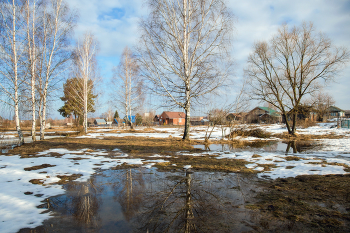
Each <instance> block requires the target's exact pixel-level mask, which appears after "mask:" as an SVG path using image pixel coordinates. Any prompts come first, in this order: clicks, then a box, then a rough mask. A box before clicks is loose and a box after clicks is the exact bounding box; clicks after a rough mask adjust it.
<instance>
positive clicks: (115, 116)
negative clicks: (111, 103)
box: [113, 110, 119, 119]
mask: <svg viewBox="0 0 350 233" xmlns="http://www.w3.org/2000/svg"><path fill="white" fill-rule="evenodd" d="M113 118H114V119H118V118H119V113H118V110H115V113H114V116H113Z"/></svg>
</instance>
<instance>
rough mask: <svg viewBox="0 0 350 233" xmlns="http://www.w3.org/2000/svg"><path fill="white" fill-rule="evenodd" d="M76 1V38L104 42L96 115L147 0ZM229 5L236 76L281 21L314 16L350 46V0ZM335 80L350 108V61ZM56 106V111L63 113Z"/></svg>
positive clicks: (256, 0)
mask: <svg viewBox="0 0 350 233" xmlns="http://www.w3.org/2000/svg"><path fill="white" fill-rule="evenodd" d="M68 2H69V4H70V5H71V7H73V8H76V9H77V10H78V11H79V15H80V18H79V21H78V25H77V28H76V31H75V39H77V38H79V37H81V36H82V35H83V34H84V32H86V31H90V32H92V33H93V34H94V35H95V36H96V38H97V39H98V41H99V43H100V53H99V56H98V60H99V65H100V67H101V76H102V77H103V82H102V83H101V85H100V87H99V88H100V89H102V92H103V96H102V97H101V98H100V105H101V107H100V108H98V109H97V112H96V114H95V116H99V115H100V114H101V113H102V112H104V111H106V110H107V106H108V105H107V100H108V96H109V95H111V94H112V91H111V90H109V79H110V77H111V76H112V68H113V66H116V65H118V62H119V57H120V55H121V53H122V50H123V48H124V47H125V46H129V47H130V48H132V47H133V46H135V45H136V44H137V41H138V37H139V32H138V22H139V19H140V17H144V16H147V14H148V9H147V5H146V3H145V1H144V0H84V1H82V0H69V1H68ZM227 5H228V6H229V7H230V8H231V10H232V12H233V14H234V15H235V32H234V41H233V42H232V45H233V51H232V57H233V58H234V59H235V63H236V66H235V69H236V77H234V78H235V79H236V80H238V82H239V80H240V79H241V78H242V75H243V69H244V67H245V65H246V61H247V57H248V55H249V54H250V53H251V52H252V47H253V44H254V42H257V41H261V40H269V39H270V38H271V37H272V36H273V35H274V34H275V33H276V32H277V29H278V27H280V26H281V24H282V23H288V24H289V25H300V24H301V23H302V22H303V21H312V22H313V23H314V26H315V28H316V30H317V31H322V32H323V33H326V34H327V36H328V37H329V38H330V39H331V40H332V41H333V43H334V45H336V46H346V47H348V48H350V1H349V0H336V1H334V0H333V1H332V0H308V1H305V0H294V1H287V0H283V1H282V0H280V1H278V0H277V1H276V0H268V1H264V0H244V1H242V0H229V1H227ZM335 80H336V82H335V83H332V84H331V85H329V86H328V87H327V88H326V89H325V91H327V92H328V93H330V94H331V95H332V96H333V98H334V99H335V101H336V105H337V106H338V107H340V108H342V109H345V110H348V109H350V101H349V100H350V90H349V89H350V66H349V65H348V66H347V68H345V69H344V70H343V71H342V72H341V73H340V74H339V75H338V76H337V77H335ZM58 116H59V115H58V114H57V113H56V112H55V108H53V111H52V112H51V117H58Z"/></svg>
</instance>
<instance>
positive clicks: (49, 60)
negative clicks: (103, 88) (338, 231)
mask: <svg viewBox="0 0 350 233" xmlns="http://www.w3.org/2000/svg"><path fill="white" fill-rule="evenodd" d="M148 6H149V8H150V12H151V13H150V14H149V16H148V17H147V18H145V19H143V20H142V21H141V24H140V29H141V30H140V31H141V38H140V43H139V46H138V48H137V53H136V54H137V55H135V54H134V53H133V52H132V51H131V50H130V49H129V48H127V47H126V48H125V49H124V51H123V54H122V56H121V59H120V64H119V66H118V67H116V68H115V75H114V80H113V82H114V83H115V84H116V86H117V87H118V89H116V90H117V91H116V92H115V93H114V96H116V100H117V102H119V104H120V106H122V107H123V109H125V115H126V116H130V117H131V115H132V113H135V112H136V111H137V110H139V109H140V108H142V106H143V103H144V99H145V92H146V87H145V86H146V84H147V86H148V88H149V90H150V91H152V94H158V95H160V96H163V97H165V98H166V99H168V100H169V101H170V104H168V105H171V106H178V107H180V108H183V109H184V111H185V113H186V122H185V130H184V135H183V139H188V138H189V126H190V112H191V106H193V105H194V104H195V103H198V102H200V101H201V100H202V99H203V97H205V96H207V95H208V94H211V93H213V92H214V93H215V92H216V91H217V90H218V89H219V88H220V87H222V86H225V85H226V84H227V83H228V80H229V79H230V77H231V74H232V61H231V58H230V54H231V49H230V48H231V46H230V44H231V35H232V31H233V23H232V14H231V11H230V10H229V9H228V8H227V7H226V3H225V1H224V0H181V1H175V0H164V1H157V0H149V1H148ZM75 20H76V16H75V15H74V14H73V13H72V11H70V10H69V8H68V7H67V5H66V4H65V2H64V0H7V1H2V2H1V5H0V31H1V35H0V40H1V41H0V62H1V65H0V93H1V95H0V100H1V101H2V102H4V103H6V104H8V105H10V106H11V107H13V109H14V113H15V114H14V115H15V119H16V128H17V131H18V135H19V138H20V140H21V141H23V135H22V132H21V128H20V121H19V109H20V105H26V106H27V109H30V111H31V113H32V114H31V116H32V122H33V124H32V130H31V131H32V136H33V140H35V127H36V125H35V122H36V117H38V118H39V120H40V138H41V139H44V133H45V122H46V112H47V101H48V97H49V93H50V91H52V90H54V89H55V84H56V83H57V82H58V79H59V78H60V77H62V73H64V72H65V71H66V70H67V69H66V67H67V64H68V61H70V60H71V61H72V63H71V65H72V67H73V69H71V71H70V74H71V76H73V77H72V78H73V79H76V80H75V81H76V83H77V86H78V87H79V88H70V89H69V91H68V92H67V93H68V96H69V99H73V100H74V101H73V102H74V103H75V104H76V106H70V107H71V108H73V109H75V112H79V113H78V114H79V115H80V116H81V117H82V118H83V125H84V131H85V133H86V132H87V113H88V112H91V111H93V110H94V106H93V104H91V103H89V99H91V97H92V96H91V95H93V93H92V89H93V86H94V84H95V83H96V80H97V78H98V72H97V71H98V69H97V60H96V55H97V51H98V45H97V42H96V40H95V39H94V37H93V36H92V35H91V34H88V33H87V34H86V35H85V37H84V39H83V40H82V41H78V42H77V45H76V48H75V49H69V46H67V45H68V43H69V36H70V34H71V32H72V30H73V27H74V24H75ZM348 60H349V52H348V50H347V49H346V48H337V47H334V46H333V45H332V44H331V41H330V40H329V39H328V38H327V37H326V36H325V35H324V34H322V33H316V31H315V29H314V27H313V25H312V24H311V23H304V24H303V25H302V26H301V27H294V28H292V29H290V28H289V27H288V26H287V25H284V26H282V27H281V28H280V29H279V30H278V33H277V35H276V36H275V37H273V38H272V39H271V41H270V42H258V43H256V44H255V46H254V51H253V53H252V54H251V55H250V56H249V58H248V67H247V69H246V75H247V77H248V79H249V84H250V87H251V90H252V93H253V95H252V96H253V97H254V98H256V99H259V100H262V101H265V102H268V103H269V104H271V105H273V106H274V107H276V108H277V109H278V110H279V111H280V112H281V113H282V115H283V117H284V119H285V121H286V124H287V128H288V132H289V133H290V134H294V133H295V129H296V117H297V114H298V111H299V106H300V105H301V104H302V102H303V100H304V99H305V96H308V95H315V93H317V91H318V90H319V89H320V88H321V86H322V84H323V83H324V82H325V81H328V80H331V79H333V78H334V77H335V75H336V74H337V71H338V70H339V69H340V68H341V67H342V65H344V64H345V63H346V62H347V61H348ZM168 103H169V102H168ZM237 106H238V105H237ZM66 113H67V112H65V113H64V114H66ZM289 119H291V122H292V123H289V121H288V120H289Z"/></svg>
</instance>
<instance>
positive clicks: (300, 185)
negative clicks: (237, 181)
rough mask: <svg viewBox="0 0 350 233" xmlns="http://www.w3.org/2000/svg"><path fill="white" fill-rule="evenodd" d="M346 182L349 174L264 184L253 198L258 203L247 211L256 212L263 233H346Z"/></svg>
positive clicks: (349, 217) (349, 201) (349, 221)
mask: <svg viewBox="0 0 350 233" xmlns="http://www.w3.org/2000/svg"><path fill="white" fill-rule="evenodd" d="M349 182H350V175H326V176H316V175H314V176H297V177H296V178H286V179H276V180H273V181H264V182H262V183H261V185H262V186H263V187H264V191H263V192H260V193H258V194H257V195H256V198H257V199H258V202H257V203H256V204H253V205H251V206H250V208H251V209H256V210H258V211H260V213H261V219H260V222H261V225H262V226H261V227H262V228H260V229H261V230H263V231H265V230H268V231H271V230H272V231H277V232H279V231H287V232H296V231H297V232H349V231H350V186H349ZM276 224H277V226H278V225H283V226H285V227H283V228H282V229H281V228H277V227H276ZM256 229H258V228H256Z"/></svg>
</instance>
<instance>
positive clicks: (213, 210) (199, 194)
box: [135, 172, 235, 233]
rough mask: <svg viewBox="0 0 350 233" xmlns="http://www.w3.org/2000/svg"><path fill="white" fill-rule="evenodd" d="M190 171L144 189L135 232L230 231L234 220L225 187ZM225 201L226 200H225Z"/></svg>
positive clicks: (186, 232)
mask: <svg viewBox="0 0 350 233" xmlns="http://www.w3.org/2000/svg"><path fill="white" fill-rule="evenodd" d="M207 185H209V183H207V182H205V181H204V180H202V182H199V180H196V179H194V178H193V177H192V173H191V172H187V173H186V176H185V177H175V178H174V180H173V181H171V182H170V183H168V184H167V185H166V187H167V188H166V189H162V190H157V191H155V192H149V193H147V196H146V197H145V199H146V200H148V201H147V203H148V205H146V206H145V207H144V210H143V211H142V212H141V214H140V215H139V217H138V218H137V223H139V226H137V228H136V229H135V231H137V232H169V231H170V232H185V233H188V232H215V231H217V232H231V231H232V230H233V229H234V228H235V227H234V224H232V223H235V221H234V220H233V218H232V217H231V216H232V215H231V214H229V212H231V211H232V205H229V204H228V203H230V202H231V201H233V200H232V199H231V198H228V196H227V195H226V194H227V193H226V192H227V190H225V191H224V190H220V189H217V188H214V186H215V185H213V186H212V187H210V185H209V186H207ZM225 203H226V204H225Z"/></svg>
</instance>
